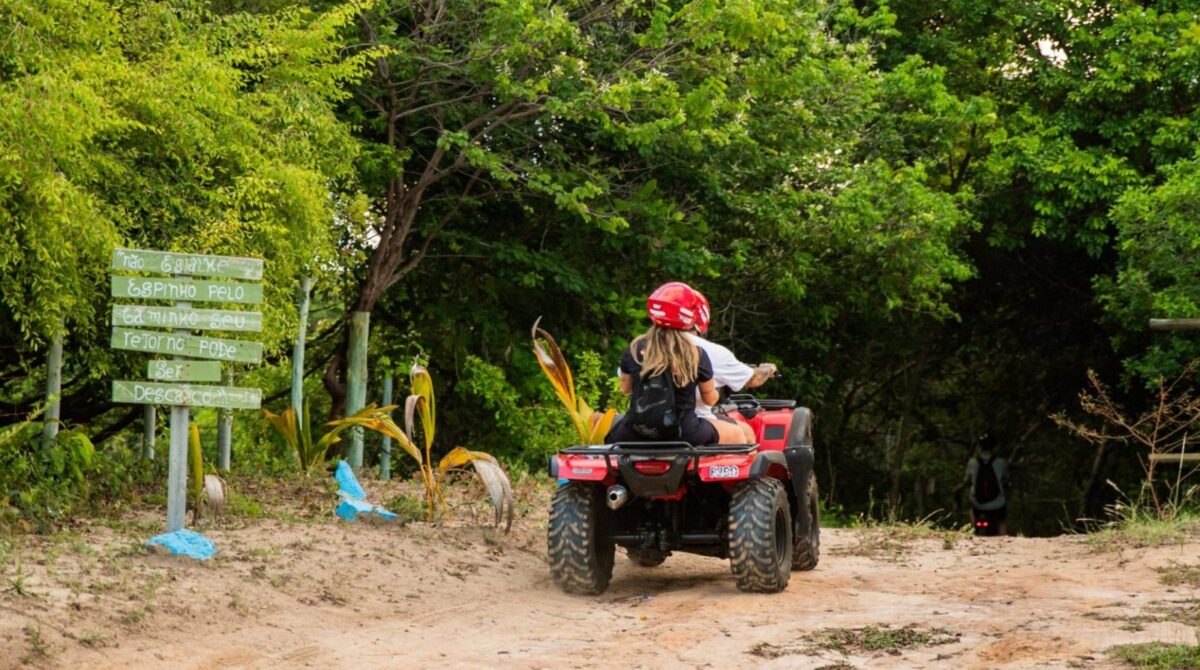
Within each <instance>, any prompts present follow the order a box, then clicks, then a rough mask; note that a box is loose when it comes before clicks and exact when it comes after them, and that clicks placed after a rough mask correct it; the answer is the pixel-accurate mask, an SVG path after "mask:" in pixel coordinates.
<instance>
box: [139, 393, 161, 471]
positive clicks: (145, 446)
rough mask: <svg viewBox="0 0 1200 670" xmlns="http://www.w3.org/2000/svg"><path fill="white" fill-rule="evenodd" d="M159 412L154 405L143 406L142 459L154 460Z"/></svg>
mask: <svg viewBox="0 0 1200 670" xmlns="http://www.w3.org/2000/svg"><path fill="white" fill-rule="evenodd" d="M157 423H158V411H157V409H156V408H155V407H154V405H143V406H142V458H145V459H146V460H148V461H152V460H154V429H155V428H157V425H156V424H157Z"/></svg>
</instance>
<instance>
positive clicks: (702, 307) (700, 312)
mask: <svg viewBox="0 0 1200 670" xmlns="http://www.w3.org/2000/svg"><path fill="white" fill-rule="evenodd" d="M710 321H712V308H711V307H709V305H708V298H705V297H704V294H703V293H701V292H699V291H696V330H697V331H698V332H699V333H700V334H701V335H703V334H705V333H707V332H708V324H709V322H710Z"/></svg>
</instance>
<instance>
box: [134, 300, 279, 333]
mask: <svg viewBox="0 0 1200 670" xmlns="http://www.w3.org/2000/svg"><path fill="white" fill-rule="evenodd" d="M112 325H114V326H135V327H143V328H182V329H185V330H226V331H230V332H239V333H257V332H261V331H262V312H239V311H236V310H228V309H188V308H183V307H158V306H154V305H113V307H112Z"/></svg>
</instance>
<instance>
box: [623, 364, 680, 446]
mask: <svg viewBox="0 0 1200 670" xmlns="http://www.w3.org/2000/svg"><path fill="white" fill-rule="evenodd" d="M625 425H626V426H628V427H629V430H631V431H633V432H634V433H636V434H637V435H638V436H640V437H641V438H642V439H645V440H677V439H679V415H678V413H677V412H676V411H675V380H673V379H672V378H671V372H670V370H667V371H666V372H663V373H662V374H659V375H654V376H651V377H642V376H641V375H640V374H638V375H634V376H633V397H632V398H630V400H629V411H628V412H627V413H626V414H625Z"/></svg>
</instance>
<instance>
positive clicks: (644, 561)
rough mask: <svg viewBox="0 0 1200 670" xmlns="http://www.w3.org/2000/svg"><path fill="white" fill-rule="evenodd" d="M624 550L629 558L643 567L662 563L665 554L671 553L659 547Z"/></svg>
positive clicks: (665, 556) (665, 557) (665, 558)
mask: <svg viewBox="0 0 1200 670" xmlns="http://www.w3.org/2000/svg"><path fill="white" fill-rule="evenodd" d="M625 551H626V553H628V554H629V560H631V561H633V562H634V563H637V564H638V565H640V566H642V567H643V568H653V567H657V566H659V565H662V564H663V561H665V560H667V556H670V555H671V552H669V551H662V550H660V549H626V550H625Z"/></svg>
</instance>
